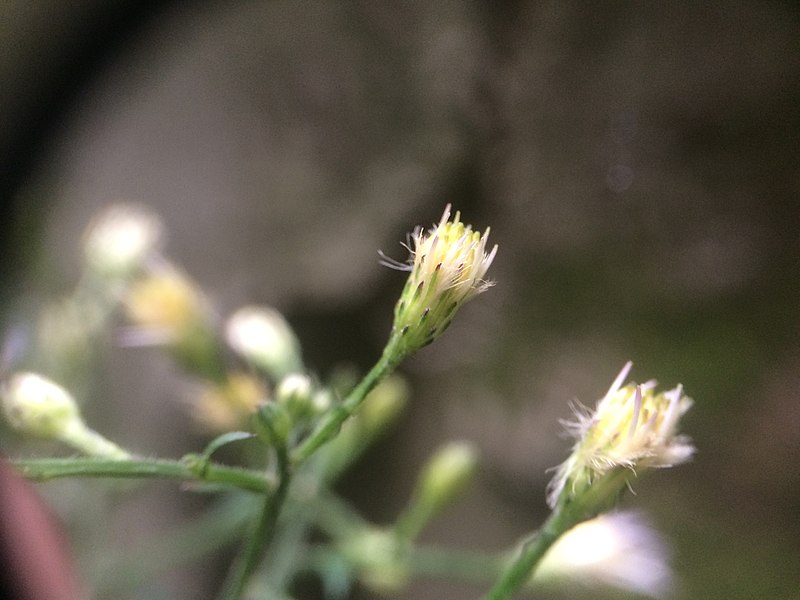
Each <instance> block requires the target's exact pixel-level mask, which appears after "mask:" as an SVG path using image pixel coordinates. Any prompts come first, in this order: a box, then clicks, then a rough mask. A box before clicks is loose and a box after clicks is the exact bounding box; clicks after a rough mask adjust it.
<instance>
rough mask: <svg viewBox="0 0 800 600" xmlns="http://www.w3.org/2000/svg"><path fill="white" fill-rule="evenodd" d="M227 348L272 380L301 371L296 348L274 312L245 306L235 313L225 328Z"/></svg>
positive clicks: (283, 321)
mask: <svg viewBox="0 0 800 600" xmlns="http://www.w3.org/2000/svg"><path fill="white" fill-rule="evenodd" d="M225 335H226V339H227V341H228V345H229V346H230V347H231V348H233V350H234V351H236V352H237V353H238V354H239V355H241V356H242V357H243V358H245V359H246V360H248V361H250V362H251V363H252V364H253V365H254V366H256V367H258V368H259V369H262V370H264V371H265V372H266V373H267V374H269V375H270V376H271V377H273V378H275V379H281V378H282V377H284V376H286V375H288V374H290V373H296V372H299V371H302V360H301V358H300V344H299V342H298V341H297V338H296V337H295V335H294V332H293V331H292V329H291V327H290V326H289V324H288V323H287V322H286V319H284V318H283V315H281V314H280V313H279V312H278V311H276V310H274V309H272V308H268V307H261V306H247V307H244V308H241V309H239V310H238V311H236V312H235V313H234V314H233V315H232V316H231V317H230V318H229V319H228V323H227V326H226V328H225Z"/></svg>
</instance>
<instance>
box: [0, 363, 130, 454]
mask: <svg viewBox="0 0 800 600" xmlns="http://www.w3.org/2000/svg"><path fill="white" fill-rule="evenodd" d="M0 395H2V405H3V413H4V414H5V416H6V419H7V420H8V422H9V423H10V424H11V426H12V427H14V428H15V429H17V430H18V431H20V432H22V433H26V434H29V435H33V436H36V437H41V438H44V439H51V440H59V441H61V442H64V443H65V444H69V445H70V446H72V447H73V448H75V449H77V450H80V451H81V452H83V453H84V454H88V455H89V456H97V457H102V458H114V459H122V458H128V457H129V454H128V452H126V451H125V450H123V449H122V448H120V447H119V446H117V445H116V444H114V443H113V442H110V441H109V440H107V439H105V438H104V437H103V436H101V435H100V434H98V433H96V432H95V431H92V430H91V429H89V428H88V427H87V426H86V424H85V423H84V422H83V419H82V418H81V414H80V411H79V410H78V405H77V404H76V403H75V399H74V398H73V397H72V396H71V395H70V393H69V392H67V390H65V389H64V388H62V387H61V386H60V385H58V384H56V383H54V382H52V381H50V380H49V379H46V378H44V377H42V376H41V375H37V374H36V373H17V374H15V375H14V376H12V377H11V379H10V380H9V381H8V382H7V383H6V384H5V385H3V386H2V389H0Z"/></svg>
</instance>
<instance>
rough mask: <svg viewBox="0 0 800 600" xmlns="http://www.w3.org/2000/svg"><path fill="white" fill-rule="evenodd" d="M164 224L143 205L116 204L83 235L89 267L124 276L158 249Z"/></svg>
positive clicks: (102, 213)
mask: <svg viewBox="0 0 800 600" xmlns="http://www.w3.org/2000/svg"><path fill="white" fill-rule="evenodd" d="M162 232H163V225H162V223H161V220H160V219H159V218H158V216H156V215H155V214H154V213H152V212H151V211H149V210H147V209H146V208H144V207H142V206H136V205H132V204H115V205H113V206H110V207H108V208H106V209H105V210H104V211H102V212H101V213H100V214H99V215H97V216H96V217H95V218H94V219H93V220H92V222H91V224H90V225H89V227H88V228H87V230H86V233H85V234H84V238H83V251H84V255H85V257H86V263H87V265H88V266H89V268H90V269H91V270H93V271H95V272H96V273H98V274H100V275H105V276H111V277H125V276H128V275H130V274H132V273H134V272H135V271H136V270H137V269H138V268H140V267H141V266H142V264H143V263H144V262H145V260H146V259H147V258H148V256H149V255H150V254H152V253H153V252H154V251H155V250H157V249H158V246H159V244H160V242H161V237H162Z"/></svg>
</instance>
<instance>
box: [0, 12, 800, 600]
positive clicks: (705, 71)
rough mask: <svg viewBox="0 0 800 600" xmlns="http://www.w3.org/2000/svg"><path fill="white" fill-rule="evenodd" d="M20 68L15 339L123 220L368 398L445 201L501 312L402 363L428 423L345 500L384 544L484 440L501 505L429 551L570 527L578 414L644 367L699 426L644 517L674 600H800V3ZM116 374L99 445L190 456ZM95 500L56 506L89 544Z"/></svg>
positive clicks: (190, 48)
mask: <svg viewBox="0 0 800 600" xmlns="http://www.w3.org/2000/svg"><path fill="white" fill-rule="evenodd" d="M0 44H1V45H2V48H3V51H2V52H1V53H0V81H2V85H1V86H0V117H2V127H0V159H1V162H2V166H1V167H0V174H2V180H0V185H1V186H2V188H1V189H0V195H1V196H0V197H2V202H3V207H2V209H3V218H2V220H0V223H1V224H0V228H2V230H1V231H0V233H1V234H2V238H0V239H1V240H2V247H1V248H0V250H2V256H3V260H2V261H0V265H2V266H1V267H0V268H1V269H2V271H0V274H1V275H2V281H0V286H1V288H0V289H1V290H2V297H1V298H2V307H1V308H2V313H3V316H4V318H5V320H6V321H7V322H12V321H13V322H19V321H22V322H24V321H25V320H26V319H27V318H30V317H31V307H32V306H35V305H36V302H37V301H38V299H40V298H43V297H46V296H47V295H48V294H53V293H57V292H59V291H63V290H64V289H67V287H68V286H69V285H70V284H71V282H73V281H74V278H75V277H76V276H77V272H78V268H79V252H78V244H79V239H80V234H81V231H82V230H83V228H84V226H85V224H86V222H87V221H88V219H89V218H90V216H91V215H92V214H93V213H94V212H95V211H96V210H98V209H99V208H101V207H102V206H104V205H105V204H107V203H109V202H112V201H119V200H132V201H138V202H143V203H146V204H148V205H150V206H152V207H154V208H155V209H156V210H157V211H158V212H159V213H160V214H162V216H163V217H164V219H165V222H166V224H167V227H168V229H169V232H170V241H169V245H168V247H167V250H168V253H169V254H170V256H172V257H173V258H174V259H175V260H176V261H178V262H180V263H181V264H182V265H184V266H185V268H186V269H187V270H188V271H189V272H190V273H191V274H192V275H193V276H194V277H195V278H196V279H197V280H198V281H199V282H200V283H201V284H202V285H203V286H204V288H205V289H206V290H207V291H208V292H209V293H210V295H211V297H212V299H213V300H214V301H215V303H216V305H217V306H218V309H219V311H220V313H221V314H226V313H229V312H230V311H231V310H233V309H235V308H236V307H237V306H239V305H241V304H243V303H246V302H264V303H269V304H272V305H275V306H277V307H279V308H280V309H281V310H283V311H285V312H286V314H287V315H288V317H289V318H290V320H291V321H292V323H293V324H294V325H295V326H296V328H297V330H298V333H299V335H300V337H301V339H302V341H303V343H304V348H305V354H306V359H307V362H308V363H309V364H310V365H312V367H313V368H314V369H315V370H316V371H317V372H319V373H321V374H325V373H327V372H329V371H330V369H331V368H332V367H333V366H334V365H336V364H338V363H340V362H342V361H351V362H353V363H355V364H357V365H358V366H360V367H361V368H366V367H368V366H369V364H370V361H372V360H373V359H374V357H375V356H377V354H378V353H379V351H380V348H381V346H382V343H383V341H384V339H385V334H386V332H387V331H388V327H389V320H390V315H391V308H392V304H393V302H394V298H395V297H396V295H397V293H399V289H400V286H401V285H402V277H401V276H400V275H398V274H397V273H396V272H392V271H389V270H386V269H383V268H381V267H379V266H378V265H377V264H376V262H377V261H376V253H375V251H376V249H379V248H380V249H383V250H384V251H386V252H387V253H388V254H390V255H391V256H395V257H398V258H403V253H404V250H403V249H402V248H401V247H400V246H399V242H400V241H402V240H403V239H404V236H405V232H406V231H408V230H409V229H411V228H412V227H413V226H414V225H416V224H426V225H427V224H430V223H432V222H434V221H435V220H437V219H438V217H439V216H440V214H441V211H442V209H443V207H444V205H445V204H446V203H447V202H452V203H453V204H454V205H455V207H456V208H458V209H460V210H461V211H462V212H463V214H464V216H465V219H466V221H467V222H471V223H473V224H475V225H476V227H477V228H479V229H483V228H484V227H486V226H488V225H491V227H492V233H491V238H490V239H491V240H493V241H496V242H497V243H499V244H500V250H499V253H498V256H497V259H496V262H495V264H494V265H493V267H492V271H491V274H492V277H493V278H494V279H495V280H496V281H497V285H496V287H495V288H493V289H492V290H491V292H489V293H487V294H485V295H484V296H481V297H480V298H479V299H478V300H477V301H476V302H475V303H474V304H472V305H470V306H469V307H468V308H466V309H465V310H464V311H463V314H462V315H459V318H458V319H457V320H456V322H455V323H454V325H453V327H452V328H451V330H449V331H448V332H447V334H446V335H445V336H444V337H443V338H442V339H441V340H439V341H437V343H436V344H434V345H432V346H431V347H430V348H428V349H426V350H424V351H423V352H421V353H420V354H419V355H418V356H416V357H415V358H413V359H412V360H411V361H409V362H408V363H407V364H406V365H404V367H403V371H404V372H405V373H406V374H408V376H409V378H410V380H411V383H412V385H413V387H414V390H415V392H414V397H413V401H412V406H411V410H410V412H409V415H408V416H407V417H406V418H405V420H404V421H403V422H402V423H401V425H400V428H399V430H398V431H397V432H396V433H394V434H393V435H392V436H390V437H389V438H388V439H387V440H385V441H384V442H383V443H381V444H380V445H379V446H378V447H377V448H376V449H375V451H374V453H372V454H371V455H370V456H368V457H367V458H366V459H365V460H364V461H363V462H362V464H360V465H359V467H358V469H357V470H356V471H355V472H354V473H352V474H351V475H349V476H348V478H347V480H346V481H345V482H344V486H343V491H344V493H345V494H346V495H348V496H349V497H350V498H352V499H353V500H354V501H355V502H356V503H357V504H358V505H359V506H360V507H361V508H362V509H363V510H364V512H365V513H366V514H367V515H369V516H370V517H372V518H374V519H376V520H377V521H379V522H389V521H391V520H392V519H393V518H394V516H396V514H397V511H398V510H400V509H401V508H402V506H403V504H404V502H405V498H406V497H407V494H408V491H409V490H410V487H411V484H412V482H413V477H414V473H415V472H416V469H417V468H418V466H419V465H420V464H421V463H422V462H423V461H424V458H425V456H426V455H427V454H428V453H429V452H430V451H431V450H432V449H433V448H434V447H435V446H436V445H438V444H439V443H440V442H442V441H444V440H445V439H449V438H466V439H470V440H473V441H474V442H475V443H476V444H477V445H478V446H479V447H480V449H481V451H482V452H483V456H484V462H483V471H482V477H481V479H480V481H479V482H478V483H477V485H476V486H475V488H474V489H473V490H472V491H471V492H470V495H469V496H468V497H467V498H466V499H465V501H464V502H463V503H462V504H461V505H459V507H458V508H456V509H454V510H453V511H452V512H451V513H450V514H449V515H447V516H446V517H444V518H442V519H441V520H439V521H438V522H437V523H436V524H434V525H433V526H432V527H431V528H430V530H429V531H428V532H426V535H425V539H428V540H435V541H440V542H447V543H452V544H455V545H461V546H467V547H474V548H484V549H489V550H491V549H500V548H504V547H507V546H508V545H510V544H511V543H512V541H513V540H515V539H517V537H518V536H519V535H521V534H522V533H523V532H525V531H527V530H530V529H532V528H533V527H535V526H536V524H538V523H539V522H541V520H542V519H543V517H544V515H545V512H546V507H545V505H544V491H543V490H544V486H545V485H546V482H547V479H548V474H547V473H546V472H545V470H546V469H547V468H548V467H551V466H553V465H555V464H557V463H558V462H560V461H561V460H562V459H563V457H564V456H565V455H566V450H567V447H568V442H567V441H566V440H564V439H562V438H560V437H559V436H558V433H559V431H560V426H559V424H558V419H559V418H563V417H566V416H568V414H569V409H568V402H570V401H572V400H573V399H575V398H578V399H580V400H582V401H583V402H585V403H587V404H591V403H592V402H593V401H594V399H596V398H597V397H599V396H600V395H602V393H603V392H604V391H605V389H606V387H607V386H608V385H609V383H610V382H611V380H612V379H613V377H614V376H615V375H616V373H617V371H618V370H619V368H620V367H621V366H622V364H623V363H624V362H625V361H626V360H628V359H632V360H633V361H634V363H635V367H634V371H633V376H634V378H635V379H638V380H645V379H649V378H651V377H655V378H658V379H659V381H661V383H662V384H663V385H665V386H669V387H672V386H673V385H674V384H676V383H677V382H682V383H683V384H684V385H685V387H686V390H687V392H688V393H689V395H691V396H692V397H694V398H695V400H696V406H695V408H694V409H693V410H692V412H691V413H690V415H689V416H688V418H687V419H686V422H685V429H686V431H687V432H689V433H690V434H691V436H692V437H693V438H694V440H695V442H696V445H697V447H698V455H697V457H696V460H695V461H694V462H693V463H692V464H691V465H689V466H686V467H681V468H680V469H675V470H673V471H669V472H664V473H659V474H657V475H656V476H653V477H651V478H649V479H647V480H645V481H642V482H641V485H640V486H637V492H638V495H637V497H635V498H633V497H629V498H628V499H627V500H626V505H628V506H635V507H637V508H641V509H643V510H645V511H646V512H647V514H648V515H650V518H651V520H652V521H653V522H654V524H655V525H656V526H657V528H658V529H660V530H661V531H663V532H664V533H665V535H666V537H667V539H668V540H669V543H670V545H671V546H672V548H673V557H674V560H673V563H674V566H675V570H676V572H677V573H678V576H679V578H680V586H679V588H678V591H677V592H676V596H675V597H676V598H709V599H714V598H719V599H725V600H730V599H750V598H777V599H787V600H788V599H796V598H797V597H798V596H797V590H798V589H799V588H800V581H798V579H797V575H796V572H797V564H798V563H799V562H800V543H798V539H800V520H799V519H798V514H799V513H798V509H800V501H798V492H800V469H798V468H797V457H798V455H799V453H800V408H798V392H797V390H798V389H800V347H798V344H797V339H798V332H799V330H800V327H799V325H800V316H798V305H799V304H800V286H799V285H798V273H799V271H798V267H800V235H799V234H798V231H800V228H799V226H800V218H799V217H800V211H799V210H798V192H800V164H799V163H800V161H798V148H800V139H798V138H800V136H799V135H798V132H800V10H798V7H797V5H796V3H793V2H784V3H781V2H727V3H717V4H714V5H711V6H701V5H699V4H694V3H688V2H687V3H664V4H657V3H632V2H631V3H627V2H608V3H597V4H586V3H580V2H553V3H528V2H508V3H502V4H500V5H498V6H495V3H488V2H485V3H481V2H474V3H472V2H448V3H428V2H403V3H393V2H352V3H342V4H339V3H302V2H301V3H291V2H263V3H239V2H235V3H210V2H200V3H193V4H191V6H189V5H184V4H179V3H171V2H147V3H123V2H116V3H115V2H110V3H109V2H90V1H84V2H72V3H60V2H40V3H36V4H29V3H27V2H15V1H11V2H5V3H4V4H3V6H2V8H0ZM106 362H107V364H104V365H102V367H103V368H102V369H101V372H102V373H103V378H104V380H105V381H106V383H105V384H104V385H105V388H104V389H106V390H113V394H111V395H110V397H104V398H103V399H102V402H99V401H97V400H95V401H94V404H93V405H92V406H93V407H94V410H95V411H96V415H95V416H94V417H93V418H94V422H95V423H97V424H98V426H99V427H101V428H102V430H103V431H105V432H107V433H109V434H110V435H111V436H112V437H114V439H117V440H119V441H120V442H121V443H123V444H125V445H127V446H129V447H131V448H133V449H135V450H137V451H140V452H147V453H152V454H159V455H172V456H176V455H180V454H181V453H183V452H186V451H188V450H193V449H196V446H195V445H193V444H197V441H196V431H195V430H193V427H192V425H191V423H190V422H189V421H188V419H187V417H186V413H185V410H184V408H185V407H184V406H183V405H182V404H181V403H180V402H176V401H175V394H174V392H173V391H172V390H173V388H172V384H174V379H175V374H174V373H173V372H171V371H169V369H168V368H167V367H164V366H162V365H161V363H160V362H159V360H158V359H157V357H155V356H152V355H150V354H148V353H143V352H131V351H129V350H128V351H119V352H115V353H114V355H113V356H112V357H110V358H109V359H108V360H107V361H106ZM142 372H146V373H148V377H146V378H144V380H143V378H142V376H141V374H142ZM4 449H6V448H4ZM6 450H7V449H6ZM387 473H391V474H392V477H391V478H388V477H387V475H386V474H387ZM43 487H44V488H45V489H44V492H45V493H48V492H47V488H48V486H43ZM50 489H51V490H52V489H53V488H52V487H51V488H50ZM81 490H82V488H80V487H77V486H75V487H68V486H67V487H65V488H58V494H55V493H53V495H59V496H61V508H59V509H58V510H59V511H60V514H61V515H62V516H63V517H64V518H65V520H66V521H67V522H74V521H75V520H76V518H75V515H76V513H80V511H81V509H83V510H86V503H85V500H84V499H82V498H83V497H82V496H80V493H81ZM67 492H69V493H67ZM73 492H74V493H75V494H76V495H75V499H74V500H71V501H70V500H69V498H68V497H69V494H70V493H73ZM173 492H174V490H170V489H161V488H159V489H158V491H157V493H155V494H153V495H152V496H148V495H146V494H145V493H144V492H140V491H137V493H136V494H131V498H128V499H122V500H120V499H119V498H117V499H116V504H115V507H114V510H115V513H114V514H117V515H118V519H116V520H115V522H114V525H109V527H112V528H113V531H114V532H115V533H114V534H113V535H112V534H109V536H110V537H112V538H113V537H114V535H118V536H124V535H126V533H130V532H132V531H136V532H137V535H139V534H140V533H141V532H144V533H141V535H145V534H146V532H147V531H157V530H158V529H159V528H160V527H165V526H167V524H169V523H171V522H174V521H175V520H176V519H180V518H181V515H183V514H184V512H185V511H187V510H188V511H191V510H192V509H193V508H196V507H195V506H194V505H193V504H192V501H191V500H186V499H185V498H184V497H183V496H180V497H176V494H174V493H173ZM65 497H66V498H67V499H66V500H65ZM93 501H95V500H93ZM96 501H98V502H99V500H96ZM119 505H121V506H119ZM142 507H144V508H142ZM126 510H127V511H128V512H126ZM143 515H145V517H143ZM126 519H127V520H126ZM77 521H78V522H79V523H80V519H77ZM465 524H468V525H465ZM120 532H121V533H120ZM73 533H74V535H73V537H74V540H75V541H74V543H75V544H76V545H80V544H81V543H84V544H86V545H89V546H91V545H92V544H93V543H95V542H97V541H98V538H97V537H95V538H91V537H90V536H89V534H86V535H84V534H85V530H84V529H82V528H81V525H77V526H75V528H74V532H73ZM87 536H89V537H88V538H87ZM76 553H77V554H78V555H79V558H80V557H84V556H86V555H88V554H87V552H84V551H81V550H80V549H78V550H76ZM177 581H179V584H176V583H175V582H174V581H173V580H167V583H166V584H165V585H168V586H170V585H172V586H176V585H180V586H182V587H183V590H184V591H183V592H180V593H178V592H175V593H178V597H187V598H188V597H192V598H200V597H208V591H207V589H206V588H205V587H204V584H203V580H202V579H200V578H197V577H195V576H192V575H188V576H186V577H184V578H183V579H178V580H177ZM154 585H157V584H154ZM192 586H195V587H194V588H193V587H192ZM454 590H455V591H454ZM477 593H478V592H477V590H476V589H474V588H459V587H457V586H456V587H452V586H446V585H442V584H438V583H432V582H423V583H421V584H419V585H416V586H415V587H413V588H412V589H411V590H409V591H408V592H406V593H405V595H401V596H399V597H403V598H450V597H452V598H461V597H465V596H466V597H474V596H477ZM181 594H185V595H181ZM587 595H588V592H586V591H585V590H584V591H582V592H581V593H580V594H579V595H578V597H587ZM168 597H169V596H168ZM598 597H599V596H598Z"/></svg>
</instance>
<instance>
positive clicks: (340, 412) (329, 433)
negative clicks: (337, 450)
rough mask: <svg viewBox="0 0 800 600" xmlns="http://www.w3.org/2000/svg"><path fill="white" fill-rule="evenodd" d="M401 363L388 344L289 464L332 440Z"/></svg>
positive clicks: (390, 344) (300, 462) (297, 461)
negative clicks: (373, 364)
mask: <svg viewBox="0 0 800 600" xmlns="http://www.w3.org/2000/svg"><path fill="white" fill-rule="evenodd" d="M401 360H402V356H401V355H399V354H398V353H397V352H396V350H395V349H394V347H393V344H392V343H391V342H390V343H389V345H387V346H386V349H385V350H384V352H383V354H382V355H381V357H380V359H379V360H378V362H377V363H375V366H374V367H372V369H371V370H370V372H369V373H367V374H366V375H365V376H364V378H363V379H362V380H361V381H360V382H359V383H358V385H357V386H356V387H354V388H353V390H352V391H351V392H350V393H349V394H348V395H347V398H345V399H344V401H343V402H342V403H341V404H338V405H337V406H335V407H334V408H333V409H331V410H330V412H328V413H326V415H325V416H324V417H323V418H322V419H321V420H320V422H319V424H318V425H317V428H316V429H315V430H314V431H313V432H312V433H311V435H309V436H308V437H307V438H306V439H305V440H304V441H303V442H302V443H301V444H300V445H299V446H298V447H297V448H296V449H295V451H294V452H293V453H292V457H291V462H292V465H294V466H295V467H296V466H299V465H300V464H302V463H303V462H305V461H306V460H307V459H308V458H309V457H310V456H311V455H312V454H314V452H316V451H317V450H318V449H319V447H320V446H322V445H323V444H325V443H326V442H329V441H330V440H331V439H333V438H334V437H335V436H336V434H337V433H338V432H339V429H341V427H342V424H343V423H344V422H345V421H346V420H347V419H348V418H349V417H350V416H351V415H352V414H353V413H354V412H355V411H356V410H357V409H358V407H359V406H361V403H362V402H363V401H364V399H365V398H366V397H367V394H369V393H370V392H371V391H372V390H373V389H374V388H375V386H376V385H378V383H380V381H381V380H382V379H383V378H384V377H386V376H387V375H389V374H390V373H391V372H392V371H394V369H395V367H397V365H398V364H399V363H400V361H401Z"/></svg>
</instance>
